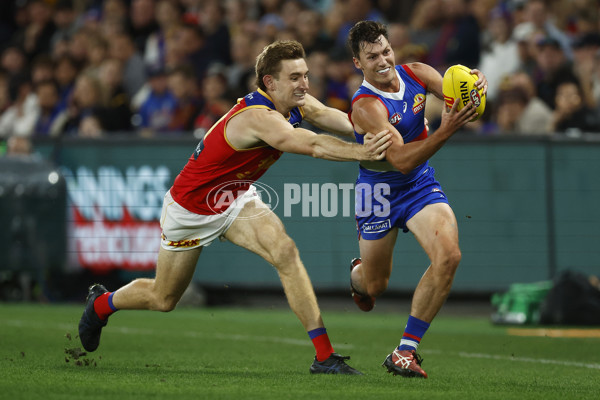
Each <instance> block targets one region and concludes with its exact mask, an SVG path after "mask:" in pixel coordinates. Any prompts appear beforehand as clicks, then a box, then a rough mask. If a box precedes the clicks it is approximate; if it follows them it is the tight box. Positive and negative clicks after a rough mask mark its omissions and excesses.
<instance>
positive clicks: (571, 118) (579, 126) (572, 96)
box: [552, 81, 600, 136]
mask: <svg viewBox="0 0 600 400" xmlns="http://www.w3.org/2000/svg"><path fill="white" fill-rule="evenodd" d="M555 103H556V108H555V109H554V113H553V118H552V130H553V131H555V132H563V133H566V134H567V135H575V136H577V135H580V134H581V133H583V132H597V133H600V120H599V116H598V114H597V113H595V112H594V111H593V110H592V109H591V108H589V107H588V106H587V105H586V104H585V102H584V99H583V92H582V90H581V87H580V86H579V84H578V83H577V82H576V81H570V82H569V81H567V82H563V83H560V84H559V85H558V87H557V88H556V99H555Z"/></svg>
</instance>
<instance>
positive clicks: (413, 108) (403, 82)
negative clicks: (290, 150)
mask: <svg viewBox="0 0 600 400" xmlns="http://www.w3.org/2000/svg"><path fill="white" fill-rule="evenodd" d="M396 73H397V75H398V79H399V80H400V90H398V92H396V93H388V92H383V91H381V90H379V89H376V88H375V87H374V86H373V85H371V84H370V83H368V82H367V81H363V83H362V85H361V87H360V88H359V89H358V90H357V91H356V93H354V96H353V97H352V104H354V102H355V101H356V100H358V99H360V98H363V97H376V98H377V99H379V101H381V103H383V105H384V106H385V108H386V109H387V112H388V120H389V122H390V123H391V124H392V125H393V126H394V127H395V128H396V130H398V132H400V134H401V135H402V138H403V139H404V143H410V142H412V141H414V140H423V139H425V138H426V137H427V132H426V131H425V119H424V115H423V114H424V112H425V94H426V88H425V84H424V83H423V82H422V81H421V80H420V79H419V78H417V76H416V75H415V74H414V73H413V72H412V71H411V70H410V68H409V67H407V66H406V65H397V66H396ZM351 113H352V110H350V115H351ZM373 133H376V132H373ZM354 136H355V137H356V141H357V142H358V143H361V144H362V143H363V139H364V137H363V135H360V134H358V133H357V132H356V131H354ZM427 166H428V162H427V161H426V162H425V163H423V164H421V165H419V166H418V167H416V168H415V169H414V170H412V171H411V172H409V173H408V174H403V173H401V172H400V171H389V172H378V171H372V170H369V169H366V168H364V167H362V166H361V167H360V176H359V180H366V181H370V182H373V181H377V182H393V183H395V184H399V185H403V184H410V183H411V182H413V181H414V180H415V179H416V178H417V177H418V176H419V175H420V174H421V173H422V172H423V171H424V170H425V169H426V168H427Z"/></svg>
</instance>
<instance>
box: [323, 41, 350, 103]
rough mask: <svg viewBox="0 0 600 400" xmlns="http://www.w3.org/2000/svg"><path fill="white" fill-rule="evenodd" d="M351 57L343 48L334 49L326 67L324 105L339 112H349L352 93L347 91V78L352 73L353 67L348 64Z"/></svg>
mask: <svg viewBox="0 0 600 400" xmlns="http://www.w3.org/2000/svg"><path fill="white" fill-rule="evenodd" d="M350 60H352V56H351V55H350V54H349V53H348V52H347V51H346V50H345V48H336V49H334V50H332V51H331V52H330V54H329V62H328V63H327V66H326V79H325V105H327V106H329V107H333V108H337V109H338V110H340V111H344V112H348V111H349V110H350V100H351V98H352V95H353V93H350V92H349V91H348V86H347V84H346V83H347V81H348V77H349V76H350V75H352V74H353V73H354V66H353V65H352V64H351V63H350V62H349V61H350Z"/></svg>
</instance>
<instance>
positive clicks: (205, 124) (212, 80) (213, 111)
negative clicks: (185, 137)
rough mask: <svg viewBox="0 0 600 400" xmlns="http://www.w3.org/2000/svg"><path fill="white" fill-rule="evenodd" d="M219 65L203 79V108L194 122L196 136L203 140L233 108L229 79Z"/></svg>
mask: <svg viewBox="0 0 600 400" xmlns="http://www.w3.org/2000/svg"><path fill="white" fill-rule="evenodd" d="M222 71H223V68H220V67H219V66H218V65H216V66H213V67H211V68H210V70H209V71H208V73H207V74H206V76H205V77H204V79H202V84H201V87H202V94H203V95H202V108H201V109H200V111H199V113H198V116H197V117H196V119H195V121H194V129H195V131H194V135H195V136H197V137H199V138H201V137H204V134H205V133H206V132H207V131H208V130H209V129H210V127H211V126H213V124H214V123H215V122H217V121H218V120H219V118H221V117H222V116H223V115H225V114H226V113H227V111H228V110H229V109H230V108H231V107H233V105H234V103H233V102H232V101H230V100H229V96H228V93H227V91H228V90H227V78H225V75H224V73H223V72H222Z"/></svg>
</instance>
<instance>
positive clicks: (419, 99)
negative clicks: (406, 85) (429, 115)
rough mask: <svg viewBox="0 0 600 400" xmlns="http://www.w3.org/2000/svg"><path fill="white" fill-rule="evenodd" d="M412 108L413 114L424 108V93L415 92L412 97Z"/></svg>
mask: <svg viewBox="0 0 600 400" xmlns="http://www.w3.org/2000/svg"><path fill="white" fill-rule="evenodd" d="M414 100H415V102H414V103H413V106H412V110H413V114H415V115H416V114H418V113H420V112H421V111H423V109H424V108H425V95H424V94H423V93H417V94H416V95H415V98H414Z"/></svg>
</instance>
